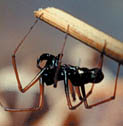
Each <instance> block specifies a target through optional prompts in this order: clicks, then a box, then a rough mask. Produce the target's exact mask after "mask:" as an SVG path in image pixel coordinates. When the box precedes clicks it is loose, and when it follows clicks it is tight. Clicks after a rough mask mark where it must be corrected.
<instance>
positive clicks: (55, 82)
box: [53, 25, 69, 88]
mask: <svg viewBox="0 0 123 126" xmlns="http://www.w3.org/2000/svg"><path fill="white" fill-rule="evenodd" d="M68 31H69V25H68V26H67V31H66V34H65V39H64V43H63V46H62V50H61V52H60V57H59V61H58V67H57V69H56V73H55V77H54V85H53V86H54V87H55V88H56V87H57V75H58V72H59V69H60V66H61V62H62V57H63V51H64V48H65V44H66V42H67V37H68Z"/></svg>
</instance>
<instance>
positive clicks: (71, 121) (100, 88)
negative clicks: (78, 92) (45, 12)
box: [0, 0, 123, 126]
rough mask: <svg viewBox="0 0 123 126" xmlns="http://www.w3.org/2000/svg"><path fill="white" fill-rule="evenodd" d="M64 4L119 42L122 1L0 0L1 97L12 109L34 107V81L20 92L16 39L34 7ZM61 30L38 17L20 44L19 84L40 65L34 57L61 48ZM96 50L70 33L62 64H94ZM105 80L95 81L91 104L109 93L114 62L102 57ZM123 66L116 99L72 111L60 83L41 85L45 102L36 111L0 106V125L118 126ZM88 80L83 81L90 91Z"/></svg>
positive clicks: (122, 32) (24, 29)
mask: <svg viewBox="0 0 123 126" xmlns="http://www.w3.org/2000/svg"><path fill="white" fill-rule="evenodd" d="M46 7H56V8H59V9H62V10H64V11H66V12H68V13H70V14H72V15H73V16H75V17H77V18H79V19H81V20H83V21H85V22H86V23H88V24H90V25H92V26H94V27H96V28H98V29H100V30H101V31H103V32H105V33H107V34H109V35H111V36H113V37H115V38H116V39H119V40H120V41H123V28H122V26H123V14H122V11H123V1H122V0H117V1H116V0H103V1H102V0H35V1H34V0H27V1H25V0H21V1H20V0H11V1H10V0H0V60H1V62H0V101H1V102H2V103H3V104H4V105H5V106H9V107H12V108H24V107H31V106H36V105H37V104H38V98H39V87H38V84H36V85H34V86H33V87H32V88H31V89H30V90H29V91H27V92H26V93H24V94H22V93H20V92H19V91H18V88H17V82H16V78H15V74H14V71H13V68H12V64H11V55H12V53H13V50H14V49H15V47H16V46H17V44H18V43H19V42H20V41H21V40H22V38H23V36H24V35H25V34H26V33H27V32H28V30H29V28H30V27H31V25H32V24H33V22H34V21H35V18H34V16H33V11H35V10H38V8H46ZM64 37H65V34H64V33H62V32H60V31H58V30H57V29H55V28H53V27H51V26H49V25H48V24H46V23H44V22H41V21H39V22H38V24H37V25H36V26H35V27H34V29H33V30H32V32H31V34H30V35H29V36H28V38H27V39H26V40H25V42H24V44H23V45H22V47H21V48H20V49H19V51H18V53H17V55H16V60H17V66H18V71H19V75H20V79H21V82H22V85H23V87H24V86H26V85H27V84H28V83H29V82H30V81H31V79H32V78H33V77H34V76H35V75H36V73H37V72H39V70H38V69H37V67H36V61H37V58H38V57H39V56H40V55H41V54H42V53H51V54H53V55H57V54H58V53H60V51H61V48H62V45H63V42H64ZM98 60H99V53H98V52H96V51H95V50H93V49H91V48H90V47H87V46H86V45H84V44H82V43H80V42H79V41H77V40H75V39H74V38H72V37H70V36H69V37H68V39H67V44H66V46H65V50H64V57H63V61H62V63H63V64H71V65H76V66H80V67H88V68H93V67H95V66H96V65H97V63H98ZM103 71H104V74H105V78H104V80H103V81H102V82H101V83H99V84H98V85H96V86H95V89H94V92H93V94H92V96H91V97H89V99H88V101H89V103H90V104H91V103H95V102H97V101H99V100H101V99H103V98H106V97H108V96H111V95H112V93H113V88H114V80H115V75H116V71H117V63H116V62H114V61H113V60H111V59H109V58H107V57H105V58H104V67H103ZM122 83H123V67H122V66H121V69H120V74H119V80H118V90H117V96H116V100H115V101H111V102H110V103H106V104H103V105H100V106H98V107H95V108H93V109H91V110H87V109H85V108H84V106H83V105H81V106H80V107H79V108H77V109H76V110H74V111H71V110H69V109H68V107H67V102H66V98H65V94H64V87H63V82H59V83H58V87H57V88H56V89H54V88H53V87H52V86H50V87H47V86H45V103H44V107H43V108H42V110H40V111H38V112H22V113H10V112H5V111H4V110H3V109H2V108H1V107H0V124H1V125H3V126H41V125H42V126H90V125H92V126H93V125H94V126H104V125H105V126H109V125H112V126H122V125H123V119H122V117H123V109H122V105H123V101H122V96H123V93H122V90H123V85H122ZM90 86H91V84H89V85H88V86H87V90H89V88H90ZM64 111H65V112H64Z"/></svg>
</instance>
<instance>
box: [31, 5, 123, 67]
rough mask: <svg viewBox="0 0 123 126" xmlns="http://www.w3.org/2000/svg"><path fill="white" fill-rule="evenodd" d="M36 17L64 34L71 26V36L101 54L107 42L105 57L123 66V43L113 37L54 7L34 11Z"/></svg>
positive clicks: (69, 32)
mask: <svg viewBox="0 0 123 126" xmlns="http://www.w3.org/2000/svg"><path fill="white" fill-rule="evenodd" d="M41 14H43V16H40V15H41ZM34 16H35V17H36V18H40V20H42V21H44V22H46V23H48V24H50V25H52V26H53V27H55V28H57V29H59V30H61V31H62V32H66V31H67V27H68V25H69V31H67V32H68V34H69V35H70V36H72V37H74V38H75V39H78V40H80V42H83V43H85V44H87V45H88V46H90V47H92V48H94V49H96V50H98V51H99V52H102V50H103V47H104V45H105V42H106V48H105V50H104V52H105V55H107V56H108V57H110V58H112V59H113V60H115V61H117V62H118V63H120V64H123V43H121V42H120V41H119V40H117V39H115V38H113V37H112V36H109V35H107V34H106V33H104V32H102V31H100V30H98V29H96V28H94V27H92V26H91V25H88V24H87V23H85V22H83V21H81V20H79V19H77V18H75V17H73V16H72V15H70V14H68V13H66V12H64V11H62V10H59V9H56V8H53V7H51V8H46V9H39V10H38V11H34Z"/></svg>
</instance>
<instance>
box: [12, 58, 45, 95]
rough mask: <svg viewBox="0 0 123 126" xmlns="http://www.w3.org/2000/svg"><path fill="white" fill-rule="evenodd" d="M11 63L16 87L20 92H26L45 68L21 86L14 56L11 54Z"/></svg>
mask: <svg viewBox="0 0 123 126" xmlns="http://www.w3.org/2000/svg"><path fill="white" fill-rule="evenodd" d="M12 64H13V68H14V72H15V76H16V79H17V83H18V89H19V90H20V91H21V92H22V93H24V92H26V91H27V90H28V89H29V88H30V87H32V86H33V85H34V84H35V83H36V82H37V81H38V80H39V77H40V76H41V74H42V73H43V72H44V70H45V69H46V68H43V69H42V70H41V71H40V72H39V73H38V74H37V75H36V76H35V77H34V79H33V80H32V81H31V82H30V83H29V84H28V85H27V86H26V87H25V88H22V85H21V81H20V78H19V74H18V71H17V66H16V60H15V56H12Z"/></svg>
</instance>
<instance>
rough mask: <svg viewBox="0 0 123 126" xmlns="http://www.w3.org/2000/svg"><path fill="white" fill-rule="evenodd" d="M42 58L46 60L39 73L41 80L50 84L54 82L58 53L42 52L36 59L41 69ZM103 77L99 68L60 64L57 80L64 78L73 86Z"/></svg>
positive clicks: (95, 81) (94, 81)
mask: <svg viewBox="0 0 123 126" xmlns="http://www.w3.org/2000/svg"><path fill="white" fill-rule="evenodd" d="M43 60H47V62H46V65H45V66H44V68H46V69H45V70H44V71H43V73H42V75H41V78H42V82H45V83H46V85H52V84H54V77H55V73H56V70H57V67H58V62H59V55H58V56H53V55H51V54H47V53H45V54H42V55H41V56H40V58H39V59H38V60H37V67H38V68H39V69H41V70H42V69H43V68H41V67H40V65H39V63H40V62H42V61H43ZM65 75H66V77H65ZM103 77H104V75H103V73H102V71H101V69H100V68H93V69H88V68H80V67H77V66H71V65H66V64H64V65H61V66H60V69H59V72H58V75H57V81H60V80H64V81H65V78H66V79H69V80H70V81H71V82H72V85H73V86H82V85H84V84H87V83H98V82H100V81H101V80H102V79H103ZM66 83H67V82H66Z"/></svg>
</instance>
